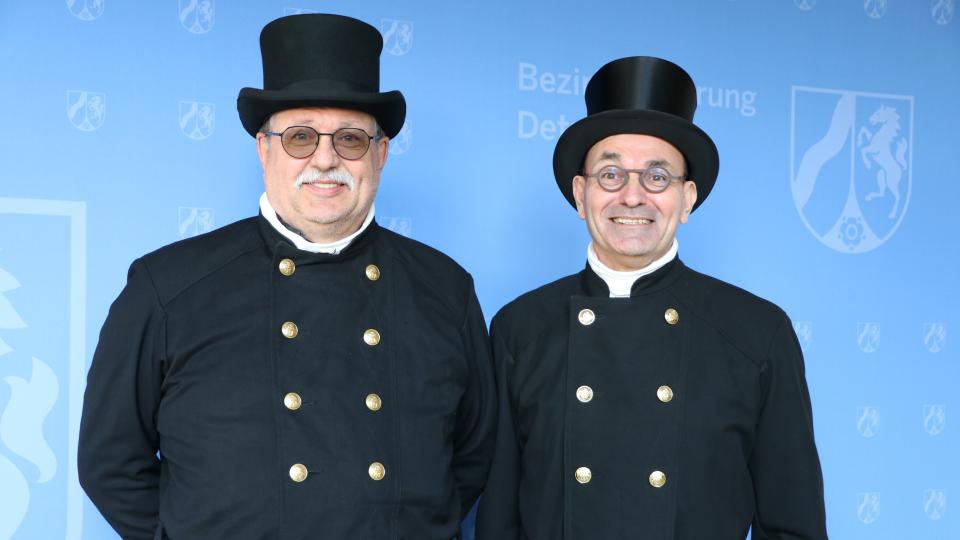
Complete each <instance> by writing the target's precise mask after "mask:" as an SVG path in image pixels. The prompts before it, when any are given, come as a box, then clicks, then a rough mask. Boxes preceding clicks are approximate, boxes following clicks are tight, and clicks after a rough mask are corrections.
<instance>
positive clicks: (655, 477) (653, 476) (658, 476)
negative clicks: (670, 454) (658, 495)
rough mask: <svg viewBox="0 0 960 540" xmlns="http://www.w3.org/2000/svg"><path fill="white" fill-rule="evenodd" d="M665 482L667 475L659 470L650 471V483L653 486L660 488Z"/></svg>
mask: <svg viewBox="0 0 960 540" xmlns="http://www.w3.org/2000/svg"><path fill="white" fill-rule="evenodd" d="M666 483H667V475H665V474H663V472H661V471H653V472H652V473H650V485H651V486H653V487H655V488H662V487H663V485H664V484H666Z"/></svg>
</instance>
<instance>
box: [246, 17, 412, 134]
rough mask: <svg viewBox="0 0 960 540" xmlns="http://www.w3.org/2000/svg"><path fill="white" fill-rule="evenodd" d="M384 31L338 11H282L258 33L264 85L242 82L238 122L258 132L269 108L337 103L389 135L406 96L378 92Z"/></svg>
mask: <svg viewBox="0 0 960 540" xmlns="http://www.w3.org/2000/svg"><path fill="white" fill-rule="evenodd" d="M382 50H383V37H382V36H381V35H380V32H379V31H377V29H376V28H374V27H372V26H370V25H369V24H367V23H365V22H362V21H358V20H357V19H353V18H350V17H344V16H342V15H330V14H303V15H289V16H287V17H281V18H279V19H277V20H275V21H272V22H270V23H269V24H267V25H266V26H265V27H264V28H263V31H262V32H261V33H260V54H261V56H262V59H263V89H262V90H261V89H257V88H243V89H241V90H240V95H239V97H238V98H237V111H238V112H239V113H240V122H241V123H242V124H243V127H244V129H246V130H247V133H249V134H250V135H253V136H256V134H257V131H258V130H260V128H261V126H263V123H264V122H265V121H266V120H267V118H269V117H270V115H272V114H273V113H276V112H278V111H282V110H284V109H294V108H298V107H340V108H345V109H354V110H358V111H363V112H366V113H368V114H370V115H372V116H373V117H374V118H376V119H377V122H378V123H379V124H380V127H381V128H382V129H383V132H384V134H385V135H386V136H387V137H394V136H395V135H396V134H397V133H398V132H399V131H400V129H401V128H402V127H403V121H404V117H405V115H406V101H405V100H404V97H403V94H401V93H400V92H398V91H396V90H392V91H390V92H383V93H381V92H380V52H381V51H382Z"/></svg>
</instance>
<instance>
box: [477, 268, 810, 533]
mask: <svg viewBox="0 0 960 540" xmlns="http://www.w3.org/2000/svg"><path fill="white" fill-rule="evenodd" d="M668 308H673V309H675V310H676V311H677V312H678V314H679V321H678V323H677V324H675V325H671V324H668V323H667V321H666V320H665V316H664V314H665V311H666V310H667V309H668ZM582 309H591V310H593V312H594V314H595V317H596V319H595V321H594V322H593V324H590V325H583V324H581V323H580V322H579V320H578V314H579V313H580V310H582ZM491 338H492V340H493V347H494V358H495V362H496V377H497V387H498V392H499V421H498V434H497V442H496V450H495V454H494V463H493V466H492V469H491V472H490V478H489V480H488V483H487V489H486V491H485V493H484V496H483V498H482V499H481V502H480V509H479V513H478V516H477V538H478V540H521V539H523V540H596V539H611V540H612V539H620V538H643V539H645V540H705V539H709V540H734V539H736V540H742V539H743V538H744V537H745V535H746V532H747V529H748V528H749V527H750V526H751V525H752V526H753V535H754V536H753V537H754V538H757V539H760V538H763V539H769V540H788V539H789V540H824V539H826V538H827V535H826V530H825V516H824V500H823V484H822V473H821V469H820V462H819V458H818V455H817V450H816V446H815V443H814V435H813V420H812V413H811V408H810V400H809V394H808V391H807V385H806V380H805V377H804V365H803V358H802V355H801V352H800V349H799V345H798V343H797V340H796V337H795V335H794V333H793V329H792V326H791V324H790V321H789V320H788V318H787V316H786V314H785V313H784V312H783V311H782V310H780V309H779V308H778V307H776V306H775V305H773V304H771V303H769V302H767V301H765V300H762V299H760V298H758V297H756V296H753V295H752V294H750V293H748V292H746V291H743V290H741V289H738V288H736V287H734V286H731V285H729V284H726V283H723V282H721V281H718V280H716V279H713V278H710V277H708V276H705V275H702V274H699V273H697V272H694V271H693V270H690V269H689V268H687V267H686V266H685V265H684V264H683V263H682V262H680V261H679V260H676V259H675V260H674V261H673V262H671V263H669V264H668V265H666V266H665V267H663V268H661V269H659V270H658V271H656V272H654V273H653V274H651V275H649V276H646V277H644V278H641V279H639V280H638V281H637V282H636V283H635V284H634V286H633V288H632V291H631V297H630V298H609V290H608V288H607V286H606V284H605V283H604V282H603V280H601V279H600V278H599V277H598V276H597V275H596V274H595V273H594V272H593V271H592V270H590V269H589V268H587V269H585V270H584V271H582V272H580V273H579V274H575V275H572V276H568V277H566V278H563V279H561V280H558V281H556V282H554V283H551V284H549V285H546V286H544V287H541V288H539V289H537V290H535V291H532V292H530V293H527V294H525V295H523V296H521V297H520V298H518V299H517V300H515V301H513V302H511V303H510V304H508V305H507V306H506V307H504V308H503V309H502V310H501V311H500V312H499V313H498V314H497V315H496V317H495V318H494V320H493V324H492V326H491ZM581 385H587V386H590V387H591V388H592V390H593V398H592V400H590V401H589V402H587V403H581V402H580V401H579V400H578V399H577V397H576V392H577V388H578V387H580V386H581ZM661 385H669V386H670V387H671V388H672V390H673V392H674V395H673V399H672V400H671V401H669V402H667V403H663V402H661V401H660V400H659V399H658V397H657V389H658V388H659V387H660V386H661ZM578 467H589V468H590V469H591V471H592V475H593V477H592V480H591V481H590V482H589V483H587V484H580V483H578V482H577V481H576V479H575V471H576V470H577V468H578ZM655 470H659V471H662V472H664V473H665V474H666V484H665V485H664V486H663V487H661V488H655V487H653V486H651V485H650V483H649V480H648V477H649V475H650V473H651V472H653V471H655Z"/></svg>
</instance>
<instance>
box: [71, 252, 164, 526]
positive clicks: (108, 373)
mask: <svg viewBox="0 0 960 540" xmlns="http://www.w3.org/2000/svg"><path fill="white" fill-rule="evenodd" d="M163 323H164V317H163V312H162V310H161V307H160V304H159V301H158V299H157V294H156V292H155V289H154V287H153V284H152V282H151V280H150V277H149V273H148V272H147V269H146V266H145V265H144V264H143V262H142V261H136V262H134V263H133V265H132V266H131V267H130V271H129V274H128V276H127V285H126V287H125V288H124V289H123V292H121V293H120V296H119V297H118V298H117V299H116V301H114V303H113V305H112V306H111V307H110V312H109V314H108V315H107V320H106V322H105V323H104V325H103V329H102V330H101V331H100V341H99V343H98V344H97V349H96V352H95V353H94V356H93V363H92V365H91V367H90V371H89V373H88V374H87V388H86V392H85V394H84V399H83V417H82V419H81V422H80V440H79V446H78V456H77V467H78V469H79V476H80V484H81V486H82V487H83V489H84V491H86V493H87V495H88V496H89V497H90V500H91V501H93V503H94V505H96V507H97V509H99V510H100V513H101V514H103V517H104V518H106V520H107V521H108V522H109V523H110V525H111V526H112V527H113V528H114V530H116V531H117V533H119V534H120V536H122V537H123V538H125V539H131V538H133V539H136V538H144V539H150V538H153V535H154V531H155V529H156V527H157V523H158V505H159V502H158V501H159V497H158V485H159V479H160V460H159V458H158V457H157V451H158V449H159V446H158V441H159V437H158V434H157V427H156V414H157V408H158V406H159V402H160V383H161V379H162V371H161V359H162V356H163V333H162V332H163Z"/></svg>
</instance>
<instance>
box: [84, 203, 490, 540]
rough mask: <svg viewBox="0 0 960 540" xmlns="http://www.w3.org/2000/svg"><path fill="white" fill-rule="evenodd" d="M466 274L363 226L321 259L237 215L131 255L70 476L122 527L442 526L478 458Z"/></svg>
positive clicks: (239, 533) (486, 402) (485, 453)
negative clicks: (203, 232)
mask: <svg viewBox="0 0 960 540" xmlns="http://www.w3.org/2000/svg"><path fill="white" fill-rule="evenodd" d="M495 411H496V397H495V386H494V378H493V364H492V360H491V357H490V350H489V343H488V338H487V332H486V327H485V322H484V319H483V316H482V314H481V311H480V307H479V304H478V302H477V299H476V296H475V293H474V289H473V283H472V280H471V278H470V276H469V275H468V274H467V273H466V272H465V271H463V269H461V268H460V267H459V266H458V265H457V264H456V263H454V262H453V261H452V260H450V259H449V258H447V257H446V256H444V255H443V254H441V253H439V252H437V251H435V250H433V249H431V248H429V247H427V246H425V245H423V244H420V243H417V242H415V241H413V240H410V239H407V238H404V237H402V236H399V235H397V234H394V233H393V232H391V231H388V230H385V229H382V228H380V227H378V226H377V224H376V223H375V222H374V223H372V224H371V225H370V226H369V227H368V229H367V230H365V231H364V232H363V233H362V234H361V235H360V236H359V237H357V239H355V240H354V242H353V243H352V244H351V245H350V246H349V247H348V248H347V249H346V250H344V251H343V252H342V253H340V254H339V255H328V254H315V253H309V252H305V251H301V250H298V249H296V248H295V247H293V246H292V245H291V244H290V243H289V242H288V241H287V240H286V239H285V238H283V237H282V236H281V235H280V234H279V233H277V232H276V230H275V229H273V227H272V226H271V225H270V224H269V223H268V222H267V221H266V220H265V219H264V218H263V217H258V218H251V219H247V220H243V221H240V222H237V223H235V224H232V225H229V226H227V227H224V228H222V229H220V230H217V231H214V232H212V233H210V234H207V235H204V236H201V237H197V238H193V239H189V240H186V241H182V242H179V243H177V244H173V245H171V246H167V247H165V248H162V249H160V250H158V251H156V252H154V253H151V254H149V255H146V256H144V257H142V258H141V259H138V260H137V261H135V262H134V264H133V265H132V266H131V269H130V272H129V276H128V282H127V285H126V287H125V288H124V290H123V292H122V293H121V294H120V296H119V298H118V299H117V300H116V301H115V302H114V304H113V305H112V307H111V308H110V313H109V316H108V318H107V321H106V323H105V324H104V327H103V330H102V331H101V334H100V341H99V344H98V346H97V349H96V353H95V356H94V359H93V364H92V366H91V369H90V372H89V376H88V383H87V389H86V394H85V398H84V409H83V418H82V422H81V429H80V444H79V462H78V465H79V472H80V480H81V484H82V485H83V487H84V489H85V490H86V492H87V494H88V495H89V496H90V498H91V500H92V501H93V502H94V504H96V506H97V508H99V509H100V511H101V512H102V513H103V515H104V516H105V517H106V518H107V520H108V521H109V522H110V524H111V525H112V526H113V527H114V528H115V529H116V530H117V531H118V532H119V533H120V534H121V536H123V537H124V538H154V535H155V534H156V535H157V537H169V538H172V539H174V540H179V539H217V538H225V539H226V538H229V539H303V538H310V539H314V538H330V539H346V538H349V539H354V538H356V539H376V540H380V539H400V538H405V539H417V540H421V539H437V540H440V539H443V540H448V539H450V538H452V537H454V536H456V535H457V534H458V527H459V523H460V521H461V519H462V518H463V516H464V514H465V512H466V511H467V510H468V509H469V507H470V505H471V504H472V502H473V501H474V500H475V499H476V497H477V496H478V495H479V493H480V491H481V490H482V488H483V484H484V481H485V479H486V477H487V472H488V467H489V456H490V454H491V449H492V444H493V435H494V425H495V420H496V417H495V414H496V413H495Z"/></svg>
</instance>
